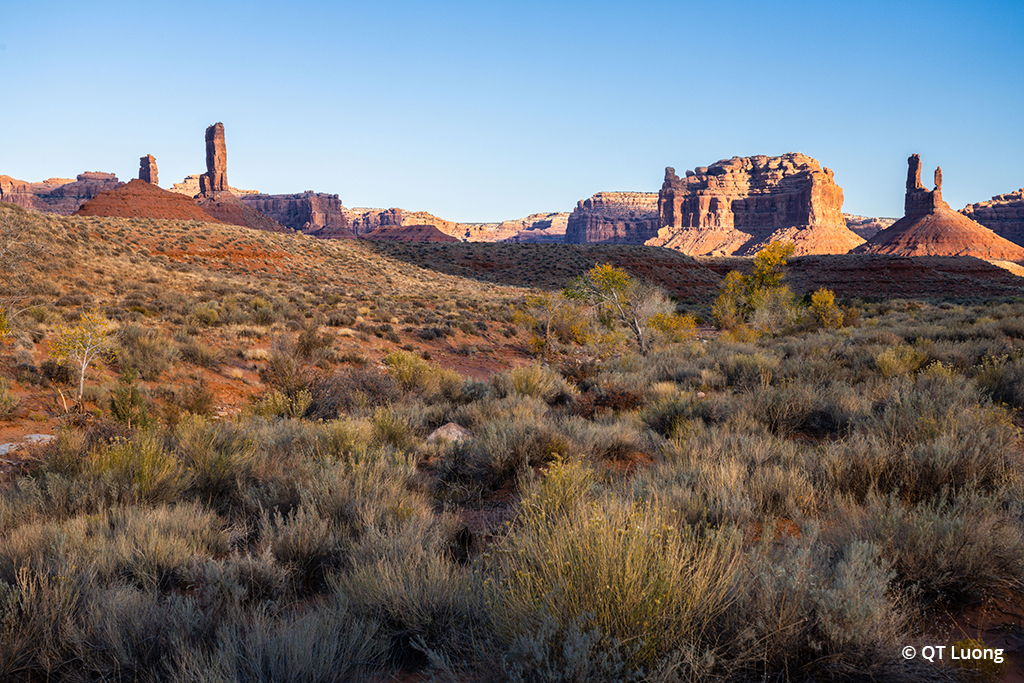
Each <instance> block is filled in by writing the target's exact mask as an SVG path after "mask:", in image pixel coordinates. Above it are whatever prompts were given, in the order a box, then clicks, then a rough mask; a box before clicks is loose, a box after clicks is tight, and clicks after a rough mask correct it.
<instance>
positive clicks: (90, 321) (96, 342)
mask: <svg viewBox="0 0 1024 683" xmlns="http://www.w3.org/2000/svg"><path fill="white" fill-rule="evenodd" d="M113 344H114V334H113V332H112V331H111V329H110V323H109V322H108V321H107V319H106V318H105V317H103V315H102V314H101V313H100V312H99V311H97V310H96V309H92V310H90V311H88V312H87V313H84V314H83V315H82V317H81V318H80V319H79V320H78V324H77V325H74V326H67V325H63V326H61V327H60V328H58V330H57V339H56V340H54V342H53V345H52V347H51V353H52V354H53V356H54V357H55V358H57V359H58V360H70V361H72V362H73V363H74V364H75V365H76V366H78V371H79V372H78V403H79V405H80V404H81V403H82V394H84V393H85V373H86V372H87V371H88V369H89V366H90V365H92V363H93V362H94V361H96V360H97V359H99V358H101V357H103V356H104V355H107V354H109V353H110V352H111V351H112V349H113Z"/></svg>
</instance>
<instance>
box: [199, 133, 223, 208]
mask: <svg viewBox="0 0 1024 683" xmlns="http://www.w3.org/2000/svg"><path fill="white" fill-rule="evenodd" d="M199 191H200V192H201V193H202V194H204V195H210V194H213V193H214V192H227V191H228V148H227V145H225V144H224V124H223V123H220V122H219V121H218V122H217V123H215V124H213V125H212V126H210V127H208V128H207V129H206V173H204V174H203V175H201V176H200V177H199Z"/></svg>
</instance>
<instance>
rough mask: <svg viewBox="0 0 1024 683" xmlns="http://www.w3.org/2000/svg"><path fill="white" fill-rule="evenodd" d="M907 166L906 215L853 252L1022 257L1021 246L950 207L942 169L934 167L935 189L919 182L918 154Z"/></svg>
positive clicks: (1006, 258)
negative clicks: (943, 186) (947, 201)
mask: <svg viewBox="0 0 1024 683" xmlns="http://www.w3.org/2000/svg"><path fill="white" fill-rule="evenodd" d="M907 166H908V170H907V193H906V197H905V200H904V208H905V211H906V215H905V216H903V218H901V219H900V220H898V221H896V222H895V223H893V225H892V226H891V227H889V228H886V229H885V230H882V231H881V232H879V233H878V234H877V235H875V236H874V237H872V238H871V239H870V240H868V242H866V243H865V244H863V245H862V246H860V247H858V248H857V249H856V250H855V252H856V253H869V254H892V255H896V256H974V257H976V258H982V259H992V260H1001V261H1022V260H1024V248H1022V247H1021V246H1019V245H1017V244H1014V243H1013V242H1010V241H1008V240H1006V239H1003V238H1002V237H1000V236H999V235H997V234H996V233H995V232H993V231H992V230H989V229H988V228H986V227H985V226H984V225H981V224H980V223H977V222H975V221H973V220H971V219H970V218H968V217H967V216H965V215H963V214H962V213H958V212H956V211H953V210H952V209H951V208H949V204H947V203H946V202H945V201H943V199H942V170H941V169H936V170H935V189H933V190H929V189H927V188H925V187H924V185H922V184H921V157H920V156H918V155H917V154H914V155H912V156H911V157H910V158H909V159H907Z"/></svg>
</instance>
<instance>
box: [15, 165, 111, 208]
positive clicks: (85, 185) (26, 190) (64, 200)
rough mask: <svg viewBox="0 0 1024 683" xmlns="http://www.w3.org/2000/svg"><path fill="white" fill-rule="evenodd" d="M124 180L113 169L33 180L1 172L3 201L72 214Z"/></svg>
mask: <svg viewBox="0 0 1024 683" xmlns="http://www.w3.org/2000/svg"><path fill="white" fill-rule="evenodd" d="M123 184H124V183H122V182H121V181H119V180H118V179H117V176H115V175H114V174H113V173H102V172H99V171H86V172H85V173H80V174H78V177H77V178H75V179H74V180H70V179H68V178H50V179H49V180H44V181H42V182H39V183H29V182H25V181H24V180H16V179H14V178H12V177H10V176H7V175H0V202H9V203H11V204H17V205H18V206H22V207H24V208H26V209H33V210H35V211H42V212H44V213H55V214H60V215H62V216H70V215H71V214H73V213H74V212H75V211H77V210H78V207H80V206H81V205H82V204H83V203H84V202H86V201H88V200H90V199H92V198H93V197H95V196H96V195H98V194H100V193H101V192H105V191H107V190H113V189H114V188H116V187H120V186H121V185H123Z"/></svg>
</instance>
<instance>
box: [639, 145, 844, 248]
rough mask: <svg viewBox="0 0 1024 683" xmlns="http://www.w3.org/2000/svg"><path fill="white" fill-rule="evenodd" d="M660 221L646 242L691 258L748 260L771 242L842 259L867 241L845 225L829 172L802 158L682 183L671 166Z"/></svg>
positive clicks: (731, 162) (740, 162)
mask: <svg viewBox="0 0 1024 683" xmlns="http://www.w3.org/2000/svg"><path fill="white" fill-rule="evenodd" d="M658 214H659V223H660V228H659V230H658V234H657V236H656V237H654V238H652V239H650V240H648V241H647V242H646V243H647V244H649V245H653V246H661V247H668V248H670V249H676V250H678V251H682V252H683V253H684V254H689V255H691V256H704V255H714V256H747V255H751V254H754V253H756V252H757V251H759V250H760V249H761V248H763V247H764V246H765V245H767V244H768V243H769V242H773V241H786V242H793V244H794V247H795V250H794V253H795V254H796V255H798V256H800V255H805V254H845V253H846V252H848V251H849V250H850V249H852V248H854V247H856V246H857V245H859V244H862V243H863V241H864V240H863V239H862V238H861V237H859V236H858V235H856V234H855V233H853V232H852V231H851V230H850V229H849V228H847V226H846V220H845V219H844V218H843V190H842V188H841V187H839V185H837V184H836V183H835V179H834V177H833V174H832V171H831V170H830V169H828V168H824V167H822V166H821V164H820V163H819V162H818V161H817V160H816V159H813V158H811V157H809V156H806V155H804V154H801V153H799V152H790V153H788V154H784V155H782V156H778V157H769V156H765V155H757V156H752V157H733V158H731V159H723V160H721V161H718V162H716V163H714V164H712V165H711V166H698V167H697V168H696V169H694V170H692V171H687V172H686V174H685V176H684V177H683V178H680V177H679V176H677V175H676V172H675V169H674V168H672V167H668V168H666V169H665V182H664V183H663V184H662V186H661V192H659V193H658Z"/></svg>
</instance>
